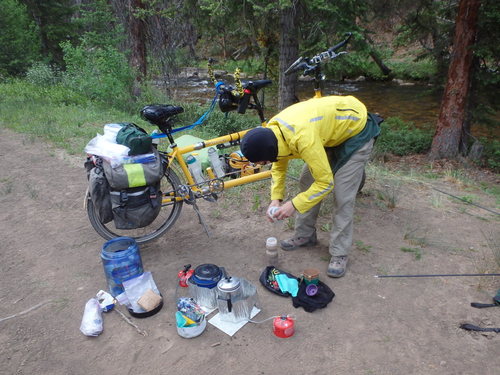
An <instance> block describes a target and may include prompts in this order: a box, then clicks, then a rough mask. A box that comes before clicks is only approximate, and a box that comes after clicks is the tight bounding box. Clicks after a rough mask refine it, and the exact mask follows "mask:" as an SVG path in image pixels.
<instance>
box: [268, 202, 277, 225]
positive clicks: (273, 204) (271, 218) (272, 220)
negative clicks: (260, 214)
mask: <svg viewBox="0 0 500 375" xmlns="http://www.w3.org/2000/svg"><path fill="white" fill-rule="evenodd" d="M279 206H280V201H279V200H277V199H275V200H272V201H271V203H270V204H269V207H267V210H266V217H267V221H269V222H270V223H273V222H274V220H276V216H274V218H273V217H271V215H269V210H270V209H271V208H273V207H278V208H279ZM278 211H279V210H278Z"/></svg>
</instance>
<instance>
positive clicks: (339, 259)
mask: <svg viewBox="0 0 500 375" xmlns="http://www.w3.org/2000/svg"><path fill="white" fill-rule="evenodd" d="M346 266H347V255H343V256H336V257H332V259H330V264H329V265H328V270H327V271H326V274H327V275H328V276H330V277H342V276H344V273H345V269H346Z"/></svg>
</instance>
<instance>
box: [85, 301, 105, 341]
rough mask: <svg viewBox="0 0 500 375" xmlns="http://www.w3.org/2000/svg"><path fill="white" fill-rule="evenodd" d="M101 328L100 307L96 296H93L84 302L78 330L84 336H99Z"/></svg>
mask: <svg viewBox="0 0 500 375" xmlns="http://www.w3.org/2000/svg"><path fill="white" fill-rule="evenodd" d="M102 330H103V324H102V308H101V306H99V301H98V300H97V298H95V297H94V298H91V299H89V300H88V301H87V303H86V304H85V310H84V312H83V318H82V324H81V325H80V331H81V332H82V333H83V334H84V335H85V336H99V335H100V334H101V332H102Z"/></svg>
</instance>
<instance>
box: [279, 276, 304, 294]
mask: <svg viewBox="0 0 500 375" xmlns="http://www.w3.org/2000/svg"><path fill="white" fill-rule="evenodd" d="M275 278H276V281H277V282H278V285H279V287H280V290H281V291H282V292H283V293H286V292H288V293H290V294H291V295H292V297H297V293H298V291H299V282H298V281H297V279H293V278H291V277H288V276H287V275H284V274H282V273H280V274H279V275H276V276H275Z"/></svg>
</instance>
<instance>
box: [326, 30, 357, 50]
mask: <svg viewBox="0 0 500 375" xmlns="http://www.w3.org/2000/svg"><path fill="white" fill-rule="evenodd" d="M345 35H347V38H345V39H344V40H343V41H342V42H340V43H338V44H336V45H334V46H333V47H330V48H328V52H335V51H336V50H338V49H339V48H341V47H343V46H345V45H346V44H347V42H348V41H349V39H351V37H352V33H346V34H345Z"/></svg>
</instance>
